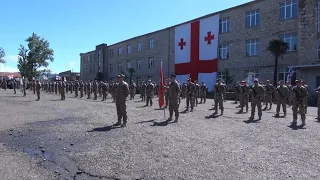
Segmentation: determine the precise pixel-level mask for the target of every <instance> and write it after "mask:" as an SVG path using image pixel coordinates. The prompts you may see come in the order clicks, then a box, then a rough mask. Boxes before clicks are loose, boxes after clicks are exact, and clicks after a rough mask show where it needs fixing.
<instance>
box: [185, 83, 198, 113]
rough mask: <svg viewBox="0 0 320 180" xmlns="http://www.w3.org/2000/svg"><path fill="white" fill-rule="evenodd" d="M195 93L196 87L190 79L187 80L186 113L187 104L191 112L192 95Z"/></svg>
mask: <svg viewBox="0 0 320 180" xmlns="http://www.w3.org/2000/svg"><path fill="white" fill-rule="evenodd" d="M195 91H196V86H195V85H194V83H192V82H191V78H189V79H188V84H187V92H186V96H187V97H186V104H187V107H186V111H188V110H189V104H190V106H191V111H193V107H194V93H195Z"/></svg>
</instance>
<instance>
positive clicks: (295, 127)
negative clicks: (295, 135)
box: [288, 124, 306, 130]
mask: <svg viewBox="0 0 320 180" xmlns="http://www.w3.org/2000/svg"><path fill="white" fill-rule="evenodd" d="M288 127H289V128H291V129H292V130H299V129H306V128H305V127H304V126H301V125H299V126H297V125H292V124H291V125H290V126H288Z"/></svg>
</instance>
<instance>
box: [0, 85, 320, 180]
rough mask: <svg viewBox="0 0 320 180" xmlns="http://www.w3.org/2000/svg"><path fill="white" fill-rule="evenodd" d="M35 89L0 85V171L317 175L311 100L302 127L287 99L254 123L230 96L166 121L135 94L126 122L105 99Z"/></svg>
mask: <svg viewBox="0 0 320 180" xmlns="http://www.w3.org/2000/svg"><path fill="white" fill-rule="evenodd" d="M41 95H42V96H41V100H40V101H37V102H36V101H35V100H36V96H35V95H34V94H31V92H30V91H27V97H22V95H21V93H20V92H18V94H16V95H14V94H13V92H12V90H7V91H3V90H2V89H1V90H0V106H1V110H0V114H1V116H0V177H1V178H0V179H4V180H7V179H8V180H11V179H12V180H19V179H21V180H25V179H30V180H44V179H45V180H51V179H63V180H65V179H75V180H82V179H88V180H91V179H92V180H95V179H107V180H109V179H119V180H126V179H128V180H129V179H130V180H131V179H168V180H175V179H186V180H189V179H190V180H199V179H203V180H205V179H208V180H211V179H230V180H235V179H259V180H261V179H298V180H303V179H320V163H319V162H320V151H319V149H320V141H319V140H320V138H319V135H320V124H319V123H318V122H317V121H316V120H315V117H316V108H314V107H309V108H308V114H307V126H306V127H305V128H303V129H301V128H291V127H289V125H290V122H291V120H292V110H291V108H290V109H289V108H288V115H287V117H286V118H274V117H272V116H273V114H274V110H275V106H273V109H272V110H269V111H264V112H263V117H262V120H261V121H256V122H255V123H246V122H245V121H246V120H247V119H248V117H249V113H248V114H236V112H237V111H238V109H237V108H235V107H236V106H237V105H235V104H232V103H231V102H226V103H225V112H224V115H222V116H218V117H210V118H208V117H207V116H210V115H211V114H212V112H213V111H211V110H210V109H211V108H212V104H213V101H212V100H208V101H207V103H206V104H201V105H199V106H198V107H196V108H195V110H194V112H189V113H181V114H180V118H179V122H178V123H169V124H168V123H165V122H164V117H163V116H164V112H163V110H158V109H157V108H158V106H157V101H156V98H155V99H154V101H155V103H154V106H153V107H143V106H144V103H143V102H141V101H140V99H139V98H138V97H137V99H135V100H130V101H128V116H129V121H128V124H127V127H125V128H113V127H112V124H113V123H115V122H116V120H117V117H116V112H115V105H114V103H111V99H107V101H105V102H101V101H94V100H88V99H79V98H74V97H73V95H70V94H67V95H66V96H67V98H66V100H65V101H60V100H59V99H60V98H59V96H57V95H50V94H45V93H42V94H41ZM184 107H185V101H184V100H182V104H181V105H180V111H183V110H184ZM166 117H168V110H166ZM300 123H301V122H300Z"/></svg>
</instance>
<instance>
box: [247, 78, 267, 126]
mask: <svg viewBox="0 0 320 180" xmlns="http://www.w3.org/2000/svg"><path fill="white" fill-rule="evenodd" d="M254 83H255V84H254V85H253V86H252V87H251V89H250V93H251V116H250V118H249V120H251V121H252V120H253V119H254V116H255V111H256V107H257V108H258V116H259V120H261V117H262V109H261V107H262V104H261V98H263V95H264V88H263V86H261V85H260V84H259V83H258V80H254Z"/></svg>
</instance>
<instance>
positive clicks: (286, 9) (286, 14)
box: [280, 0, 298, 20]
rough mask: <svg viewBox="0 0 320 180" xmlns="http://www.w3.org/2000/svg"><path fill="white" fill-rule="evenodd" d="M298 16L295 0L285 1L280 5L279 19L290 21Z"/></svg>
mask: <svg viewBox="0 0 320 180" xmlns="http://www.w3.org/2000/svg"><path fill="white" fill-rule="evenodd" d="M297 16H298V5H297V0H286V1H284V2H281V3H280V19H282V20H284V19H291V18H295V17H297Z"/></svg>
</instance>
